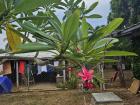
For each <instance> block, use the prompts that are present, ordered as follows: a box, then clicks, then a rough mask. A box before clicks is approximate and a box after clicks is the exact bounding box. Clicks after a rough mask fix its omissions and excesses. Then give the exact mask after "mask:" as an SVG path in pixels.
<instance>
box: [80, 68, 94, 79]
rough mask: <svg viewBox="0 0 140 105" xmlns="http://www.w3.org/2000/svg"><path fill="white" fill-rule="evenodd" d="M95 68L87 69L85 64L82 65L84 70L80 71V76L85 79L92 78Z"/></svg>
mask: <svg viewBox="0 0 140 105" xmlns="http://www.w3.org/2000/svg"><path fill="white" fill-rule="evenodd" d="M93 74H94V70H89V71H88V70H87V69H86V67H85V66H83V67H82V71H81V72H79V73H78V76H79V77H81V78H82V80H83V81H86V80H92V78H93Z"/></svg>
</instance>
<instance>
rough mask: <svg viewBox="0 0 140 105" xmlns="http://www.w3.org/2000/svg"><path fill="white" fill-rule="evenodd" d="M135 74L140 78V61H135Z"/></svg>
mask: <svg viewBox="0 0 140 105" xmlns="http://www.w3.org/2000/svg"><path fill="white" fill-rule="evenodd" d="M133 74H134V77H135V78H136V79H138V80H140V64H139V63H135V64H134V66H133Z"/></svg>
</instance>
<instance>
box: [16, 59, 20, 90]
mask: <svg viewBox="0 0 140 105" xmlns="http://www.w3.org/2000/svg"><path fill="white" fill-rule="evenodd" d="M16 85H17V88H19V74H18V61H16Z"/></svg>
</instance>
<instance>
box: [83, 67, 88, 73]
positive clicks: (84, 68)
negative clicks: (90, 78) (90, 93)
mask: <svg viewBox="0 0 140 105" xmlns="http://www.w3.org/2000/svg"><path fill="white" fill-rule="evenodd" d="M82 71H83V74H87V73H88V70H87V69H86V67H85V66H83V67H82Z"/></svg>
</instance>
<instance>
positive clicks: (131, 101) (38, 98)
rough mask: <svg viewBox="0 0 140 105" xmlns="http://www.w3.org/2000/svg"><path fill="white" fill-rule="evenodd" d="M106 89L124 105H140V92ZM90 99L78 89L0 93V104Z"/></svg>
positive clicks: (54, 104) (57, 104)
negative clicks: (119, 98) (115, 95)
mask: <svg viewBox="0 0 140 105" xmlns="http://www.w3.org/2000/svg"><path fill="white" fill-rule="evenodd" d="M107 91H113V92H114V93H115V94H117V95H118V96H120V97H121V98H122V99H123V101H124V103H125V105H140V94H138V95H133V94H131V93H130V92H129V91H128V90H126V89H120V88H118V89H114V88H113V89H109V90H107ZM96 92H97V91H96ZM90 99H91V94H85V93H82V92H81V91H80V90H57V91H45V90H43V91H29V92H14V93H11V94H4V95H0V105H90ZM85 103H86V104H85Z"/></svg>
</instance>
